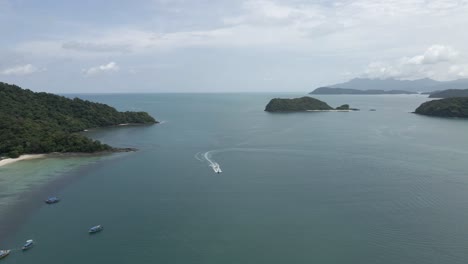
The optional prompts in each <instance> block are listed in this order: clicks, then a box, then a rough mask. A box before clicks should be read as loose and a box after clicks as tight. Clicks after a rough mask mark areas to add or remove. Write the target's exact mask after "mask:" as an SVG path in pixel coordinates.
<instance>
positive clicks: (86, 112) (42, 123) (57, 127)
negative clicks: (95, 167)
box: [0, 82, 158, 158]
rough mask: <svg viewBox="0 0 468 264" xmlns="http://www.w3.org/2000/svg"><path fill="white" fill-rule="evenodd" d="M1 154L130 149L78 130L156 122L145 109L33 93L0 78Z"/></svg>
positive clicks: (13, 155)
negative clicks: (122, 108) (123, 108)
mask: <svg viewBox="0 0 468 264" xmlns="http://www.w3.org/2000/svg"><path fill="white" fill-rule="evenodd" d="M0 102H1V104H0V157H1V156H6V157H10V158H16V157H19V156H20V155H22V154H44V153H52V152H59V153H67V152H78V153H95V152H105V151H107V152H117V151H129V150H132V149H129V148H124V149H121V148H114V147H111V146H109V145H107V144H103V143H101V142H99V141H97V140H93V139H90V138H88V137H86V136H84V135H82V134H80V133H78V132H82V131H84V130H86V129H89V128H98V127H108V126H116V125H122V124H155V123H158V122H157V121H156V120H155V119H154V118H153V117H151V116H150V115H149V114H148V113H146V112H119V111H117V110H116V109H115V108H113V107H111V106H108V105H106V104H101V103H94V102H90V101H86V100H82V99H79V98H74V99H70V98H66V97H64V96H58V95H54V94H50V93H43V92H41V93H36V92H32V91H30V90H26V89H22V88H20V87H18V86H16V85H11V84H7V83H2V82H0Z"/></svg>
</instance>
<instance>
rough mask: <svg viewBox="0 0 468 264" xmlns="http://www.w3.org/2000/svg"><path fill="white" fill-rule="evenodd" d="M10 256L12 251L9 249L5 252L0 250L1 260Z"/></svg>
mask: <svg viewBox="0 0 468 264" xmlns="http://www.w3.org/2000/svg"><path fill="white" fill-rule="evenodd" d="M9 254H10V250H9V249H5V250H0V259H2V258H4V257H6V256H8V255H9Z"/></svg>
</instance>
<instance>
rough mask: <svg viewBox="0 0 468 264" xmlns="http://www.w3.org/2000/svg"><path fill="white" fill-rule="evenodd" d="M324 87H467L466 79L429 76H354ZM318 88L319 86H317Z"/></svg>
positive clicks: (416, 89)
mask: <svg viewBox="0 0 468 264" xmlns="http://www.w3.org/2000/svg"><path fill="white" fill-rule="evenodd" d="M325 88H341V89H355V90H359V91H366V90H370V91H387V92H390V91H392V90H396V91H400V92H401V91H404V92H412V93H426V92H434V91H442V90H447V89H468V79H458V80H453V81H436V80H432V79H429V78H425V79H418V80H397V79H394V78H387V79H369V78H355V79H352V80H350V81H347V82H344V83H338V84H333V85H326V86H325ZM317 89H319V88H317Z"/></svg>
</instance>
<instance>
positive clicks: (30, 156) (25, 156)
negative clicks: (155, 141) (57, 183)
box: [0, 148, 138, 167]
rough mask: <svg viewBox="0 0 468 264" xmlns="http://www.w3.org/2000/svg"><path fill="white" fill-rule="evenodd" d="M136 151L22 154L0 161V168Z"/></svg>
mask: <svg viewBox="0 0 468 264" xmlns="http://www.w3.org/2000/svg"><path fill="white" fill-rule="evenodd" d="M137 150H138V149H136V148H114V149H113V150H110V151H100V152H94V153H85V152H83V153H81V152H63V153H62V152H52V153H47V154H23V155H21V156H19V157H18V158H6V159H2V160H0V167H3V166H6V165H9V164H12V163H15V162H18V161H22V160H32V159H43V158H49V157H54V158H56V157H80V156H82V157H88V156H100V155H106V154H113V153H121V152H134V151H137Z"/></svg>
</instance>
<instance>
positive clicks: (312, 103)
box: [265, 96, 357, 112]
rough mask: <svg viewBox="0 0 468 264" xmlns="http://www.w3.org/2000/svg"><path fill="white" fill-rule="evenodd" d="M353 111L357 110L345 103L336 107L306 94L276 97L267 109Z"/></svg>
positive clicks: (275, 110)
mask: <svg viewBox="0 0 468 264" xmlns="http://www.w3.org/2000/svg"><path fill="white" fill-rule="evenodd" d="M333 110H335V111H351V110H357V109H354V108H350V107H349V105H347V104H345V105H342V106H339V107H337V108H336V109H335V108H333V107H331V106H329V105H328V104H327V103H325V102H323V101H320V100H318V99H315V98H312V97H309V96H304V97H301V98H293V99H284V98H274V99H271V100H270V102H269V103H268V104H267V105H266V107H265V111H267V112H302V111H333Z"/></svg>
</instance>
